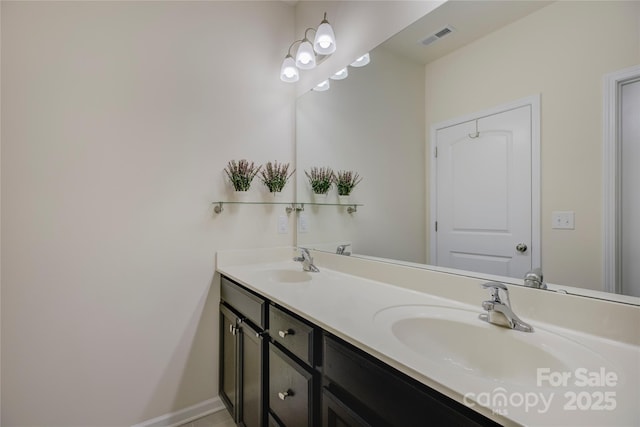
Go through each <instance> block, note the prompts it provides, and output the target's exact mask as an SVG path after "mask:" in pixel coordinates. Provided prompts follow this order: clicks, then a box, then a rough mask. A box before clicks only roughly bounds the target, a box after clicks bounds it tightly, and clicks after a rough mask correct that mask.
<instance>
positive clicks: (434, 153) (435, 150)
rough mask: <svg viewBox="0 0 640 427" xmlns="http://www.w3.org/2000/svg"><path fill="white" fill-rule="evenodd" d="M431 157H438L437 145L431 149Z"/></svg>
mask: <svg viewBox="0 0 640 427" xmlns="http://www.w3.org/2000/svg"><path fill="white" fill-rule="evenodd" d="M433 157H435V158H438V147H437V146H436V147H435V148H434V149H433Z"/></svg>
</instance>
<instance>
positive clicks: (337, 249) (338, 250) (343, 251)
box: [336, 243, 351, 256]
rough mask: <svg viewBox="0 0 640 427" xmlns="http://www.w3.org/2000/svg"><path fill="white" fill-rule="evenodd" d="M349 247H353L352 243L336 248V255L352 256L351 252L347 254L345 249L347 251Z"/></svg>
mask: <svg viewBox="0 0 640 427" xmlns="http://www.w3.org/2000/svg"><path fill="white" fill-rule="evenodd" d="M347 246H351V243H346V244H344V245H338V247H337V248H336V253H337V254H338V255H347V256H348V255H351V252H345V249H347Z"/></svg>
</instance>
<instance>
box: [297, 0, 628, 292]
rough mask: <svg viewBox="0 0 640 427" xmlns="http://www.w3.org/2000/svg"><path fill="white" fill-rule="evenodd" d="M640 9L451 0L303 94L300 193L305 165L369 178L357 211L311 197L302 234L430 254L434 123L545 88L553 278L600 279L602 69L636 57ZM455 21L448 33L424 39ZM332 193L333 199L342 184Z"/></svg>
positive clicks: (586, 285)
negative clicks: (562, 220) (325, 86)
mask: <svg viewBox="0 0 640 427" xmlns="http://www.w3.org/2000/svg"><path fill="white" fill-rule="evenodd" d="M472 8H473V9H472ZM639 11H640V4H638V3H637V2H610V1H602V2H598V1H596V2H591V1H588V2H551V3H549V2H535V1H534V2H484V1H483V2H464V1H455V2H447V3H445V4H444V5H442V6H441V7H440V8H438V9H436V10H434V11H433V12H432V13H430V14H428V15H426V16H425V17H423V18H421V19H420V20H418V21H417V22H416V23H414V24H412V25H411V26H410V27H408V28H407V29H405V30H404V31H402V32H401V33H399V34H398V35H396V36H394V37H393V38H392V39H390V40H388V41H387V42H385V43H383V44H382V45H381V46H379V47H378V48H376V49H375V50H373V51H372V52H371V62H370V64H368V65H367V66H366V67H362V68H350V69H349V77H348V78H346V79H344V80H339V81H332V85H331V89H330V90H329V91H327V92H322V93H316V92H310V93H307V94H305V95H303V96H301V97H300V98H299V99H298V104H297V117H296V120H297V125H296V126H297V135H296V137H297V153H298V159H297V171H298V172H297V173H298V176H297V182H298V189H297V192H298V194H297V197H298V201H300V202H309V201H310V200H311V199H310V190H309V188H308V185H307V184H306V181H305V180H304V179H302V177H301V175H300V174H303V173H304V170H305V169H309V168H310V167H312V166H330V167H332V168H333V169H349V170H354V171H357V172H358V173H359V174H360V175H361V176H362V177H363V181H362V182H361V183H360V184H359V185H358V187H356V189H355V190H354V193H353V194H352V196H351V202H353V203H361V204H363V206H362V207H359V208H358V211H357V212H356V213H354V214H351V215H350V214H347V213H346V209H345V208H342V207H331V208H329V207H317V206H315V207H314V206H307V207H306V208H305V212H304V215H305V216H306V218H305V219H306V221H307V222H308V229H307V232H305V233H298V244H299V245H306V246H313V247H316V248H320V249H326V250H330V251H332V252H335V249H336V247H337V245H338V244H341V243H351V244H352V247H351V250H352V252H353V253H354V254H358V255H361V256H372V257H381V258H386V259H390V260H398V261H406V262H411V263H420V264H428V263H429V261H430V260H431V259H432V258H431V254H430V249H429V246H430V239H431V238H433V237H434V233H433V225H434V224H433V221H434V219H433V218H431V217H430V205H429V204H430V197H431V195H430V194H429V188H430V184H431V183H430V182H429V180H430V173H431V171H430V164H431V162H432V159H431V158H430V154H431V145H430V144H431V141H430V138H431V134H430V130H431V128H432V126H433V125H435V124H437V123H443V122H446V121H449V120H452V119H454V118H456V117H461V116H468V115H470V114H472V113H474V112H478V111H484V110H488V109H491V108H493V107H495V106H498V105H503V104H507V103H509V102H512V101H514V100H517V99H522V98H524V97H528V96H532V95H538V94H539V96H540V99H541V106H540V110H541V122H542V125H541V130H540V145H541V160H540V174H541V210H540V228H541V230H542V235H541V242H542V248H541V252H542V267H543V270H544V273H545V280H546V281H547V282H550V283H551V284H562V285H564V286H566V287H577V288H583V289H584V293H585V294H589V293H590V292H591V291H603V290H604V287H603V280H602V277H603V273H602V263H603V262H602V258H603V253H602V239H603V237H602V234H603V227H602V211H603V206H602V150H603V149H602V111H603V102H602V79H603V76H604V75H605V74H607V73H612V72H615V71H617V70H620V69H623V68H626V67H629V66H632V65H635V64H638V63H640V40H638V23H639V19H638V14H639V13H640V12H639ZM447 26H449V27H450V28H452V29H453V31H452V32H451V33H450V34H449V35H447V36H446V37H444V38H442V39H441V40H438V41H436V42H435V43H432V44H430V45H428V46H424V45H422V44H420V43H419V41H421V40H423V39H424V38H425V37H426V36H429V35H430V34H433V33H434V32H437V31H438V30H440V29H442V28H445V27H447ZM425 141H426V143H425ZM329 197H330V198H331V197H333V198H335V199H336V200H335V201H334V202H337V196H336V192H335V190H334V191H333V192H332V193H331V194H330V196H329ZM555 211H570V212H574V218H575V227H574V229H571V230H558V229H554V228H552V213H553V212H555ZM533 267H537V266H535V265H534V266H533ZM463 273H464V272H463ZM464 274H468V275H473V273H470V272H466V273H464ZM505 281H509V280H508V279H505ZM511 282H512V283H520V284H522V280H520V281H518V280H515V281H514V280H512V281H511ZM550 288H553V286H550ZM556 288H557V285H556ZM593 295H596V296H597V295H600V294H599V293H597V292H596V293H594V294H593ZM635 301H636V300H632V302H635Z"/></svg>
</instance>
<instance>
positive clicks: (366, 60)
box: [351, 52, 371, 67]
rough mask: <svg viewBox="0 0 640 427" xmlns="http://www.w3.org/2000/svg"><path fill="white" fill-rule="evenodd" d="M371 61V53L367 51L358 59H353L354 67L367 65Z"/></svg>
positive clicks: (352, 64)
mask: <svg viewBox="0 0 640 427" xmlns="http://www.w3.org/2000/svg"><path fill="white" fill-rule="evenodd" d="M369 61H371V58H370V57H369V53H368V52H367V53H365V54H364V55H362V56H361V57H360V58H358V59H356V60H355V61H353V62H352V63H351V66H352V67H364V66H365V65H367V64H368V63H369Z"/></svg>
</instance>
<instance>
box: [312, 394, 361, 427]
mask: <svg viewBox="0 0 640 427" xmlns="http://www.w3.org/2000/svg"><path fill="white" fill-rule="evenodd" d="M322 427H371V424H369V423H367V422H366V421H365V420H363V419H362V418H361V417H360V416H359V415H358V414H356V413H355V412H354V411H353V410H351V408H349V407H348V406H347V405H346V404H344V403H343V402H341V401H340V399H338V398H337V397H336V396H334V395H333V394H332V393H331V392H330V391H329V390H327V389H326V388H325V389H324V390H322Z"/></svg>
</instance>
